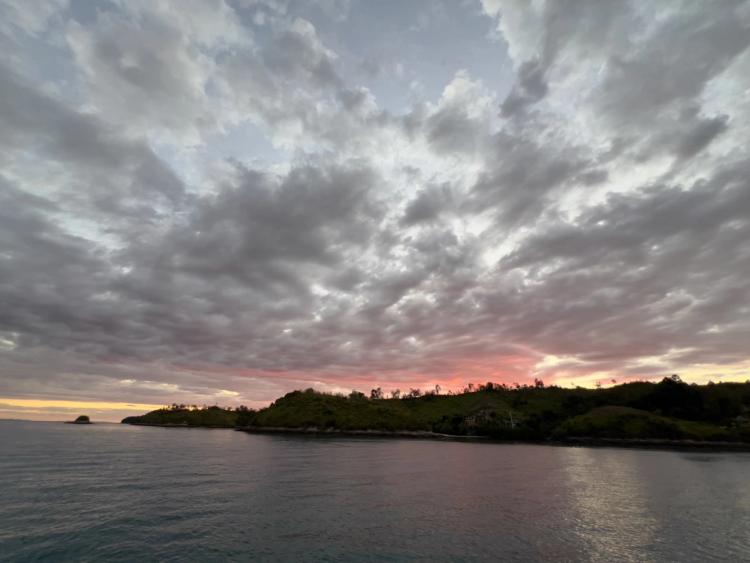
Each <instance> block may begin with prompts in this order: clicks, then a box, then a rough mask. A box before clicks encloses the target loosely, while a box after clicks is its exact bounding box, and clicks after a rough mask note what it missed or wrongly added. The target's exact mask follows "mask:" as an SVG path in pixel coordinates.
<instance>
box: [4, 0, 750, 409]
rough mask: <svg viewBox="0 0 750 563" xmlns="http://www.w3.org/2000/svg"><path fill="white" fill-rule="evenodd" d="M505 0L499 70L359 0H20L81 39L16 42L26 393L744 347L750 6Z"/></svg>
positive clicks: (98, 395) (334, 382)
mask: <svg viewBox="0 0 750 563" xmlns="http://www.w3.org/2000/svg"><path fill="white" fill-rule="evenodd" d="M482 4H483V6H484V8H485V11H486V13H487V14H488V16H490V17H492V18H495V19H494V20H490V19H486V20H485V23H486V25H487V26H494V25H497V26H498V30H499V32H500V33H501V34H502V41H496V42H495V43H491V44H490V45H494V46H495V48H496V49H497V59H498V64H502V65H504V68H511V67H512V68H515V69H516V72H515V77H514V78H513V81H511V82H507V83H504V84H502V87H501V88H500V87H497V85H496V83H495V82H493V80H495V79H496V78H493V77H492V76H489V75H488V76H474V75H472V74H471V72H469V71H468V70H467V69H466V68H460V67H456V68H452V69H451V73H450V75H451V76H452V78H451V79H450V80H448V81H447V82H446V81H445V80H442V79H441V80H442V81H441V82H440V84H441V86H440V89H435V88H432V89H430V88H429V86H426V85H429V84H431V83H435V80H436V78H435V77H436V76H441V77H442V76H444V75H445V70H444V69H443V67H441V64H442V63H441V60H446V59H445V55H444V54H440V53H443V51H441V49H443V46H441V45H438V44H437V43H436V44H435V45H433V48H434V52H435V53H437V54H435V59H434V60H433V59H429V60H426V61H425V63H424V66H423V67H419V66H415V65H414V59H413V58H409V59H408V60H409V61H410V65H411V66H410V68H409V69H408V70H406V69H405V68H404V66H403V65H402V66H400V67H398V66H397V65H399V64H401V62H400V60H399V58H398V56H397V55H398V52H397V50H393V52H392V51H388V56H387V57H386V58H387V61H388V62H387V64H388V72H387V73H386V72H385V71H384V70H382V69H381V70H382V72H381V70H376V66H375V65H372V64H370V65H369V70H368V68H364V69H363V67H362V61H363V60H365V59H363V55H362V53H363V49H362V45H360V44H359V43H357V42H358V41H366V38H367V37H369V36H370V35H368V33H370V32H371V30H365V29H364V28H361V27H360V28H358V27H357V26H362V23H361V22H362V21H363V20H362V18H361V17H360V16H361V14H359V13H358V11H357V10H359V9H363V8H358V7H357V6H352V7H351V10H348V11H344V12H342V13H343V14H346V15H347V16H348V17H350V18H351V20H347V21H349V25H352V26H354V28H355V31H353V32H352V33H349V34H345V33H342V32H341V30H342V29H343V28H342V27H341V26H346V25H347V23H342V22H340V21H339V22H338V23H336V24H333V23H331V22H332V21H333V20H332V19H330V18H328V19H326V18H323V17H322V16H321V14H323V13H329V12H326V10H329V11H330V9H333V8H331V6H328V7H327V8H326V7H325V6H322V7H307V8H304V9H303V8H300V7H297V6H295V5H294V4H286V3H274V2H262V3H251V4H250V5H244V4H243V5H240V4H239V3H238V4H236V5H235V4H231V5H230V4H227V3H225V2H222V1H220V0H216V1H215V2H214V3H213V4H211V5H209V4H204V3H200V2H199V3H197V4H196V5H195V6H194V10H193V11H191V10H181V9H178V7H177V6H176V5H173V4H170V3H163V4H159V5H151V3H137V2H134V3H129V4H128V5H121V6H119V5H118V6H113V5H109V4H101V5H99V6H98V10H95V11H93V12H91V13H88V14H84V15H85V16H86V17H84V15H82V14H78V13H77V12H76V9H75V7H74V8H72V9H71V10H72V11H71V10H68V9H67V8H65V7H57V8H55V7H54V5H51V6H52V7H51V8H50V10H45V11H44V14H41V13H40V16H39V18H31V17H30V16H29V14H28V13H27V12H26V11H24V10H23V9H21V8H20V7H19V8H18V9H16V10H13V11H12V13H11V12H8V13H9V14H10V15H11V16H12V18H13V19H12V20H9V21H12V22H13V23H12V24H11V25H0V38H1V39H2V42H1V43H0V44H2V45H7V46H10V47H9V49H16V50H20V47H21V46H22V45H26V44H33V45H36V48H37V49H39V52H40V53H42V52H45V53H54V57H58V58H59V59H60V60H65V61H66V65H68V66H66V67H64V68H62V70H61V74H62V75H64V76H65V77H64V79H63V78H59V77H58V75H57V74H55V73H52V72H48V70H47V67H45V64H47V65H49V64H50V62H49V61H47V62H44V63H42V62H38V63H35V62H33V61H32V60H31V59H30V58H29V57H28V56H26V55H25V54H21V53H20V52H19V53H15V54H12V55H10V56H3V58H2V61H1V62H2V66H0V128H2V131H3V135H2V136H1V137H0V162H2V164H3V172H2V175H1V176H0V374H1V377H0V397H32V398H63V397H64V398H69V399H77V400H99V399H103V400H116V401H121V400H125V401H134V402H144V403H149V402H154V401H156V402H160V401H171V400H181V401H187V402H199V403H202V402H224V403H227V402H234V403H239V402H250V401H257V402H258V403H257V404H260V403H262V402H264V401H268V400H271V399H273V398H274V397H275V396H277V395H278V394H280V393H282V392H284V391H287V390H289V389H291V388H295V387H302V386H305V387H307V386H310V385H316V386H318V387H325V388H329V389H346V388H351V387H359V388H363V387H366V386H368V385H371V384H378V385H381V386H382V385H385V386H402V387H403V386H405V385H412V386H413V385H418V384H424V385H426V384H434V383H435V382H438V381H441V382H443V383H450V384H453V383H454V382H456V383H457V382H458V381H460V380H462V379H483V380H486V379H497V380H504V381H524V380H525V379H526V378H530V377H534V376H539V375H542V376H544V377H546V378H548V379H549V378H552V379H557V380H558V381H566V379H565V378H566V377H571V378H573V380H575V381H583V382H586V381H588V382H591V381H593V380H594V379H596V378H600V377H607V378H609V377H610V376H614V377H618V378H619V377H620V376H622V377H624V378H629V377H638V376H643V377H646V376H648V377H652V376H653V377H655V376H657V375H659V374H660V370H664V371H668V372H670V373H671V372H674V371H678V372H679V371H682V372H683V373H686V374H687V376H688V378H689V377H690V376H691V373H692V374H693V377H695V378H696V379H700V377H703V375H702V374H704V371H700V370H701V369H703V368H700V366H710V369H711V370H713V371H712V373H715V372H719V373H721V372H722V370H726V373H728V374H731V376H732V377H740V376H742V374H745V373H746V370H747V365H748V362H750V358H749V357H748V355H747V351H746V347H747V346H746V343H747V341H748V336H750V324H749V323H748V321H747V319H748V318H750V315H748V313H750V311H748V308H747V303H750V284H748V282H747V280H748V279H750V254H748V251H747V244H746V241H747V240H749V239H750V221H749V220H748V217H750V195H749V194H750V186H749V185H748V178H750V169H748V166H747V154H746V151H747V148H746V147H747V146H748V145H747V143H748V138H747V132H746V128H744V127H742V126H741V125H742V124H743V123H744V122H745V121H747V119H748V118H750V105H748V104H747V102H746V100H744V98H742V96H741V93H742V92H745V91H746V90H747V89H748V88H750V78H748V77H749V76H750V74H748V73H747V72H746V70H747V69H748V68H750V67H749V66H748V45H750V40H749V39H748V38H749V37H750V33H748V29H750V19H749V18H750V9H748V4H747V3H746V2H744V3H743V2H729V3H726V4H722V5H721V6H718V5H709V4H694V3H687V4H681V3H668V4H664V5H660V6H659V7H652V6H649V5H647V4H646V3H633V2H593V3H588V4H587V3H577V2H573V3H567V2H547V3H545V2H542V3H539V4H538V5H537V4H535V5H534V6H533V7H532V8H530V9H528V10H521V11H519V10H518V9H517V6H516V5H515V4H513V3H505V2H500V1H495V0H487V1H485V2H483V3H482ZM207 6H209V7H210V9H208V8H206V7H207ZM410 9H414V10H416V8H415V7H412V8H410ZM448 9H449V5H448V4H446V6H445V10H448ZM445 10H443V11H444V12H445V13H448V12H446V11H445ZM450 10H451V11H450V13H453V11H452V10H454V8H450ZM73 12H75V13H73ZM410 13H411V12H410ZM435 13H437V12H435ZM430 14H433V11H432V10H428V9H427V8H426V6H425V13H424V14H422V16H423V17H418V16H419V14H411V16H410V18H411V19H410V21H412V20H413V21H418V22H421V23H420V24H419V25H420V26H422V27H419V29H417V28H414V29H412V28H410V27H409V28H408V29H403V30H402V32H403V37H405V38H408V37H410V35H409V34H427V32H426V31H425V29H426V28H429V26H430V25H438V23H439V22H438V20H435V19H434V18H433V17H432V16H430ZM71 15H72V16H74V17H71ZM434 15H435V14H433V16H434ZM412 16H413V17H412ZM468 17H471V18H474V17H478V16H477V15H476V13H474V12H472V15H471V16H467V18H468ZM440 21H442V20H440ZM436 22H438V23H436ZM412 23H413V22H412ZM464 23H466V22H464ZM466 24H467V25H468V23H466ZM391 25H393V26H395V27H394V29H396V30H398V29H400V28H399V27H398V25H406V24H405V23H404V22H400V20H394V21H393V22H391ZM409 25H411V24H409ZM439 25H443V24H442V23H440V24H439ZM456 25H462V22H460V21H458V22H456ZM472 25H474V24H473V23H472ZM423 28H424V29H423ZM366 32H367V33H366ZM394 33H395V32H394ZM420 37H422V36H420ZM403 40H404V41H407V39H403ZM422 40H423V39H422ZM487 41H488V42H490V41H493V39H492V38H488V39H487ZM407 42H408V41H407ZM354 43H357V44H356V46H355V45H354ZM399 44H400V43H399ZM420 45H421V47H420V48H421V49H422V50H423V51H424V53H425V57H426V56H427V54H428V50H425V47H424V45H422V44H420ZM355 47H356V48H355ZM381 47H382V45H381ZM50 56H51V55H50ZM379 57H380V54H378V53H374V54H373V58H371V59H366V60H369V61H371V62H372V61H374V60H381V59H380V58H379ZM467 57H468V55H467ZM43 58H44V57H42V59H43ZM383 60H385V59H383ZM404 60H406V59H404ZM450 60H453V59H450ZM383 64H385V63H383ZM365 66H366V67H367V66H368V65H365ZM480 66H481V65H480ZM377 68H380V66H377ZM393 68H399V70H398V71H393V72H391V71H392V69H393ZM472 68H480V67H478V66H474V67H472ZM71 69H72V71H71ZM435 69H440V70H439V71H436V70H435ZM363 70H364V74H366V75H367V76H368V77H369V78H368V80H376V79H378V80H381V79H384V77H385V76H386V75H387V76H396V77H401V78H400V79H402V81H403V82H404V84H402V85H400V87H402V88H403V90H401V94H402V98H401V99H400V103H401V109H396V108H398V107H399V104H397V103H394V101H393V99H390V100H389V103H388V104H384V103H382V100H381V99H380V98H379V93H378V92H376V91H375V90H370V89H369V88H368V86H367V85H364V84H361V83H360V80H361V79H362V76H363ZM45 76H49V78H48V79H45V78H43V79H40V77H45ZM407 77H408V78H407ZM394 92H396V90H389V91H387V94H388V95H390V96H395V94H394ZM386 108H387V109H386ZM258 138H262V140H263V142H265V143H266V145H267V146H268V153H267V154H266V155H265V156H264V158H260V157H259V156H258V155H257V154H255V152H254V150H255V149H253V148H252V147H255V146H258V144H257V143H256V141H257V140H258ZM253 143H255V144H253ZM699 368H700V369H699ZM705 369H708V368H705ZM743 370H745V371H743Z"/></svg>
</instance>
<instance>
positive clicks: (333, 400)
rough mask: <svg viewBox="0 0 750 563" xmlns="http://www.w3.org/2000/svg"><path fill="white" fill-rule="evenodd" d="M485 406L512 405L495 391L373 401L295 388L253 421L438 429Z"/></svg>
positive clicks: (346, 427)
mask: <svg viewBox="0 0 750 563" xmlns="http://www.w3.org/2000/svg"><path fill="white" fill-rule="evenodd" d="M482 409H494V410H496V411H504V410H507V409H508V405H507V403H506V402H505V400H504V398H503V397H502V396H500V395H499V394H494V393H467V394H464V395H454V396H448V395H442V396H427V397H421V398H419V399H379V400H369V399H364V398H361V399H349V398H345V397H337V396H333V395H325V394H322V393H311V392H301V391H295V392H293V393H289V394H287V395H285V396H284V397H282V398H280V399H278V400H277V401H276V402H275V403H274V404H273V405H272V406H271V407H269V408H267V409H263V410H261V411H259V412H258V413H257V414H255V415H254V420H253V421H252V424H253V425H255V426H279V427H286V428H303V427H318V428H338V429H342V430H436V428H433V427H434V425H435V424H436V423H438V422H439V421H440V420H441V419H443V418H452V417H454V416H459V417H461V418H463V417H464V416H466V414H467V413H472V412H475V411H479V410H482Z"/></svg>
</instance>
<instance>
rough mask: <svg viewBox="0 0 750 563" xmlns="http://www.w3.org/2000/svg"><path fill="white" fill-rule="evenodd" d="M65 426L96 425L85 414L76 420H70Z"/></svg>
mask: <svg viewBox="0 0 750 563" xmlns="http://www.w3.org/2000/svg"><path fill="white" fill-rule="evenodd" d="M65 424H94V423H93V422H91V420H90V419H89V417H88V416H86V415H85V414H82V415H81V416H79V417H78V418H76V419H75V420H69V421H67V422H66V423H65Z"/></svg>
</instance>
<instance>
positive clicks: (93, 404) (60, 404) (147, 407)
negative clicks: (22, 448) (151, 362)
mask: <svg viewBox="0 0 750 563" xmlns="http://www.w3.org/2000/svg"><path fill="white" fill-rule="evenodd" d="M0 404H3V405H6V406H13V407H23V408H32V409H55V408H57V409H97V410H142V411H152V410H154V409H160V408H162V407H163V406H164V405H153V404H146V403H114V402H107V401H64V400H58V399H10V398H6V397H0Z"/></svg>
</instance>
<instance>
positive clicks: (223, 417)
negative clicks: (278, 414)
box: [122, 405, 241, 428]
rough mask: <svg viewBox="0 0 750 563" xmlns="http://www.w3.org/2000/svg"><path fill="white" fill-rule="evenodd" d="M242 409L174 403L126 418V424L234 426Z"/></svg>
mask: <svg viewBox="0 0 750 563" xmlns="http://www.w3.org/2000/svg"><path fill="white" fill-rule="evenodd" d="M240 412H241V411H240V410H232V409H227V408H221V407H217V406H212V407H204V408H198V407H189V406H186V405H172V406H171V407H165V408H163V409H158V410H155V411H151V412H149V413H146V414H144V415H141V416H129V417H127V418H124V419H123V420H122V422H123V423H124V424H143V425H148V426H202V427H208V428H234V427H235V426H236V425H237V416H238V414H239V413H240Z"/></svg>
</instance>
